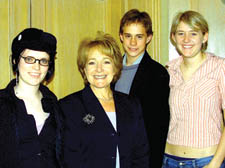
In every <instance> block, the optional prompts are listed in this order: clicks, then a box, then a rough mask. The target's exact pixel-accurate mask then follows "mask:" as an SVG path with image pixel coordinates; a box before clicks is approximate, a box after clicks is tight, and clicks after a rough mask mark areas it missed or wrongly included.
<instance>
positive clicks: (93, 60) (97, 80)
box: [84, 49, 115, 89]
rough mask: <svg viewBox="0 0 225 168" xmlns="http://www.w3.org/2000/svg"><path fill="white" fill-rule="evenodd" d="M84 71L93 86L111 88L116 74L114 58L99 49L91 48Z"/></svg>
mask: <svg viewBox="0 0 225 168" xmlns="http://www.w3.org/2000/svg"><path fill="white" fill-rule="evenodd" d="M84 72H85V75H86V77H87V80H88V82H89V83H90V86H91V88H95V89H96V88H110V83H111V82H112V80H113V77H114V75H115V71H114V64H113V60H112V58H110V57H109V56H107V55H104V54H102V53H101V52H99V51H98V49H91V50H90V51H89V54H88V59H87V63H86V65H85V69H84Z"/></svg>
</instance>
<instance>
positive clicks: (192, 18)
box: [170, 10, 209, 52]
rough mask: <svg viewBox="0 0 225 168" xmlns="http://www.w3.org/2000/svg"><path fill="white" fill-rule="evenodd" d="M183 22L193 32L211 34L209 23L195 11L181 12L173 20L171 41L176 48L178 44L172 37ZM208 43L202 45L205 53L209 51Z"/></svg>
mask: <svg viewBox="0 0 225 168" xmlns="http://www.w3.org/2000/svg"><path fill="white" fill-rule="evenodd" d="M181 22H183V23H185V24H187V25H189V26H190V27H191V28H192V29H193V30H196V31H199V30H200V31H201V32H202V34H203V35H205V34H206V33H208V32H209V27H208V23H207V21H206V20H205V19H204V17H203V16H202V15H201V14H200V13H198V12H195V11H190V10H189V11H185V12H179V13H177V14H176V16H175V17H174V19H173V22H172V26H171V29H170V41H171V43H172V44H173V45H174V46H175V47H176V42H175V41H174V40H173V38H172V36H173V35H175V33H176V31H177V27H178V25H179V24H180V23H181ZM207 46H208V42H207V41H206V42H205V43H203V44H202V48H201V51H202V52H204V51H205V50H206V49H207Z"/></svg>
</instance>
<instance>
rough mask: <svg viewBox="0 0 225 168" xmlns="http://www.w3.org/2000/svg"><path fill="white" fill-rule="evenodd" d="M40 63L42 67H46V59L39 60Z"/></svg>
mask: <svg viewBox="0 0 225 168" xmlns="http://www.w3.org/2000/svg"><path fill="white" fill-rule="evenodd" d="M40 63H41V64H42V65H48V63H49V61H48V60H47V59H41V60H40Z"/></svg>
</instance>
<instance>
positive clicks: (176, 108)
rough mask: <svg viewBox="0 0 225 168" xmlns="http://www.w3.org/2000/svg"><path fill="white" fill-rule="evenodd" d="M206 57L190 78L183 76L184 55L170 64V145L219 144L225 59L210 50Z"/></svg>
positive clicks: (196, 146)
mask: <svg viewBox="0 0 225 168" xmlns="http://www.w3.org/2000/svg"><path fill="white" fill-rule="evenodd" d="M206 56H207V58H206V60H205V62H203V64H202V65H201V66H200V67H199V68H198V69H197V71H196V72H195V73H194V74H193V76H192V77H191V79H190V80H188V81H184V80H183V78H182V73H181V70H180V64H181V62H182V61H183V58H182V57H179V58H177V59H174V60H172V61H171V62H169V63H168V64H167V67H168V71H169V74H170V89H171V90H170V97H169V104H170V112H171V119H170V126H169V132H168V137H167V142H168V143H169V144H174V145H182V146H187V147H193V148H205V147H210V146H213V145H216V144H218V143H219V140H220V137H221V134H222V123H223V115H222V109H225V59H223V58H220V57H216V56H215V55H213V54H210V53H206Z"/></svg>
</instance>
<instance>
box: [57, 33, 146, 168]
mask: <svg viewBox="0 0 225 168" xmlns="http://www.w3.org/2000/svg"><path fill="white" fill-rule="evenodd" d="M77 63H78V68H79V71H80V72H81V75H82V77H83V79H84V83H85V88H84V89H83V90H81V91H78V92H76V93H73V94H71V95H69V96H67V97H65V98H63V99H62V100H60V105H61V108H62V110H63V111H64V114H65V121H66V129H65V140H64V144H65V146H64V158H65V165H66V166H67V168H74V167H77V168H90V167H91V168H101V167H104V168H106V167H107V168H119V167H120V168H129V167H133V168H134V167H137V168H148V141H147V137H146V132H145V128H144V123H143V118H142V112H141V107H140V104H139V102H138V101H137V100H135V99H130V98H128V96H127V95H125V94H123V93H119V92H114V91H112V90H111V87H110V85H111V83H113V82H115V81H116V80H117V79H118V78H119V76H120V73H121V68H122V55H121V53H120V50H119V47H118V45H117V43H116V41H115V40H114V39H113V38H112V37H111V36H109V35H107V34H105V35H104V34H99V36H97V37H96V38H95V39H93V40H84V41H83V42H81V44H80V47H79V51H78V59H77Z"/></svg>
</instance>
